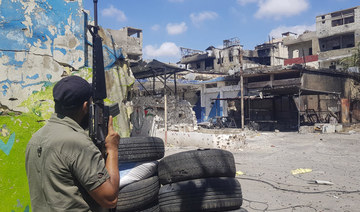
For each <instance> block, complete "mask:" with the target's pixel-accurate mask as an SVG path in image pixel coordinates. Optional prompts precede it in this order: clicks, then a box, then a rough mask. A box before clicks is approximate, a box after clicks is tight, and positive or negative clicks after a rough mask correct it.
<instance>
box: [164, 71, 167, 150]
mask: <svg viewBox="0 0 360 212" xmlns="http://www.w3.org/2000/svg"><path fill="white" fill-rule="evenodd" d="M164 75H165V80H164V113H165V114H164V121H165V123H164V125H165V144H167V90H166V68H165V69H164Z"/></svg>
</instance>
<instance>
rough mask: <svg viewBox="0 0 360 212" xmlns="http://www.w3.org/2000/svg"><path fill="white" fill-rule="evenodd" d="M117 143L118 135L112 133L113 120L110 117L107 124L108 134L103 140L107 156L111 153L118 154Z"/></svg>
mask: <svg viewBox="0 0 360 212" xmlns="http://www.w3.org/2000/svg"><path fill="white" fill-rule="evenodd" d="M119 141H120V135H119V134H118V133H117V132H115V131H114V127H113V118H112V116H110V117H109V124H108V134H107V136H106V138H105V148H106V152H107V153H108V154H109V153H110V152H113V151H115V152H118V148H119Z"/></svg>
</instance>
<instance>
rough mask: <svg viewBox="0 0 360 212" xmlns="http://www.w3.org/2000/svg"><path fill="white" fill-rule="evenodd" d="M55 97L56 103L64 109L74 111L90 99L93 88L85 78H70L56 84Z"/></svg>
mask: <svg viewBox="0 0 360 212" xmlns="http://www.w3.org/2000/svg"><path fill="white" fill-rule="evenodd" d="M53 96H54V101H55V102H56V103H57V104H59V105H61V107H63V108H64V109H74V108H76V107H79V106H80V105H82V104H83V103H84V102H85V101H88V100H89V99H90V97H91V96H92V88H91V85H90V84H89V83H88V82H87V81H86V80H84V79H83V78H81V77H78V76H69V77H65V78H63V79H61V80H60V81H59V82H58V83H56V85H55V86H54V89H53Z"/></svg>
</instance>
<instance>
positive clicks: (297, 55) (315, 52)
mask: <svg viewBox="0 0 360 212" xmlns="http://www.w3.org/2000/svg"><path fill="white" fill-rule="evenodd" d="M359 42H360V6H358V7H353V8H349V9H345V10H340V11H335V12H331V13H328V14H324V15H319V16H317V17H316V31H315V32H310V31H306V32H305V33H303V34H301V35H299V36H290V34H286V36H285V38H284V45H286V46H287V47H288V50H289V56H288V58H289V59H287V60H285V65H292V64H302V63H306V65H308V66H311V67H314V68H331V69H341V68H342V65H341V60H342V59H344V58H346V57H350V56H351V55H352V53H353V51H354V49H355V48H356V46H357V44H358V43H359Z"/></svg>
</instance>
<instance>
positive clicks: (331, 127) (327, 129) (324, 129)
mask: <svg viewBox="0 0 360 212" xmlns="http://www.w3.org/2000/svg"><path fill="white" fill-rule="evenodd" d="M322 133H335V125H332V124H324V125H323V127H322Z"/></svg>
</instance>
